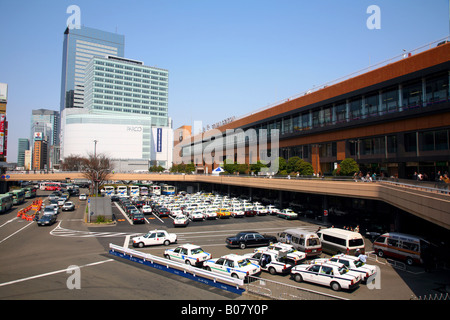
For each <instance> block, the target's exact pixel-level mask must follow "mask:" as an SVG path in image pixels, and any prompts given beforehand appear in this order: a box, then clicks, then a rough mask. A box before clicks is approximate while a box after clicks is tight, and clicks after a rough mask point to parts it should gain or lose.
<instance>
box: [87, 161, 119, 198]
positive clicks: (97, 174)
mask: <svg viewBox="0 0 450 320" xmlns="http://www.w3.org/2000/svg"><path fill="white" fill-rule="evenodd" d="M112 169H113V166H112V162H111V160H110V159H109V158H108V157H106V156H105V155H104V154H97V155H96V156H94V155H93V154H89V155H88V157H87V158H81V171H82V174H83V176H84V177H85V178H86V179H88V180H89V181H91V183H92V185H94V186H97V187H98V186H99V185H102V184H103V182H104V181H106V180H108V178H109V176H110V175H111V171H112ZM94 188H95V187H94ZM97 189H98V188H97ZM97 191H98V190H97ZM97 191H96V192H97Z"/></svg>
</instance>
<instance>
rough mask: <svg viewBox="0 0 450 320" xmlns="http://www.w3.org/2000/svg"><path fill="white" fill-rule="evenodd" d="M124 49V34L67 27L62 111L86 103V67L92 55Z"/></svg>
mask: <svg viewBox="0 0 450 320" xmlns="http://www.w3.org/2000/svg"><path fill="white" fill-rule="evenodd" d="M124 49H125V36H123V35H119V34H115V33H111V32H106V31H101V30H97V29H92V28H87V27H84V26H83V27H81V28H80V29H69V28H67V29H66V31H65V32H64V46H63V59H62V76H61V102H60V111H62V110H64V109H65V108H82V107H83V94H84V70H85V67H86V65H87V64H88V62H89V61H90V60H91V58H93V57H97V56H99V57H106V56H118V57H123V56H124Z"/></svg>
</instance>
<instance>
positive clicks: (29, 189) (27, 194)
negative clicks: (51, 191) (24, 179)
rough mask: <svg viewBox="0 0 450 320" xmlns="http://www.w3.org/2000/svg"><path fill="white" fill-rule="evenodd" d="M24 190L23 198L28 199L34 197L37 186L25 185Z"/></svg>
mask: <svg viewBox="0 0 450 320" xmlns="http://www.w3.org/2000/svg"><path fill="white" fill-rule="evenodd" d="M23 190H24V191H25V198H26V199H30V198H34V197H36V191H37V188H35V187H26V188H24V189H23Z"/></svg>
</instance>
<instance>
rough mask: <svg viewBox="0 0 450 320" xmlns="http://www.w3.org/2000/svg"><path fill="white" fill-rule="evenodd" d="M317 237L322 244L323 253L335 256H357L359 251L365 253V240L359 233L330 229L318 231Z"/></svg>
mask: <svg viewBox="0 0 450 320" xmlns="http://www.w3.org/2000/svg"><path fill="white" fill-rule="evenodd" d="M317 235H318V236H319V239H320V242H321V243H322V250H323V252H326V253H329V254H332V255H334V254H337V253H345V254H355V252H356V250H357V249H359V250H360V252H361V253H364V251H365V245H364V238H363V237H362V235H361V234H360V233H358V232H353V231H349V230H345V229H339V228H328V229H322V230H320V231H318V232H317Z"/></svg>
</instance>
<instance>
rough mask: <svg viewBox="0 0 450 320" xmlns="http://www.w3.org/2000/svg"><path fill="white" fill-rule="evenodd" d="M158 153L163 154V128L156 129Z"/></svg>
mask: <svg viewBox="0 0 450 320" xmlns="http://www.w3.org/2000/svg"><path fill="white" fill-rule="evenodd" d="M156 152H162V128H157V129H156Z"/></svg>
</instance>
